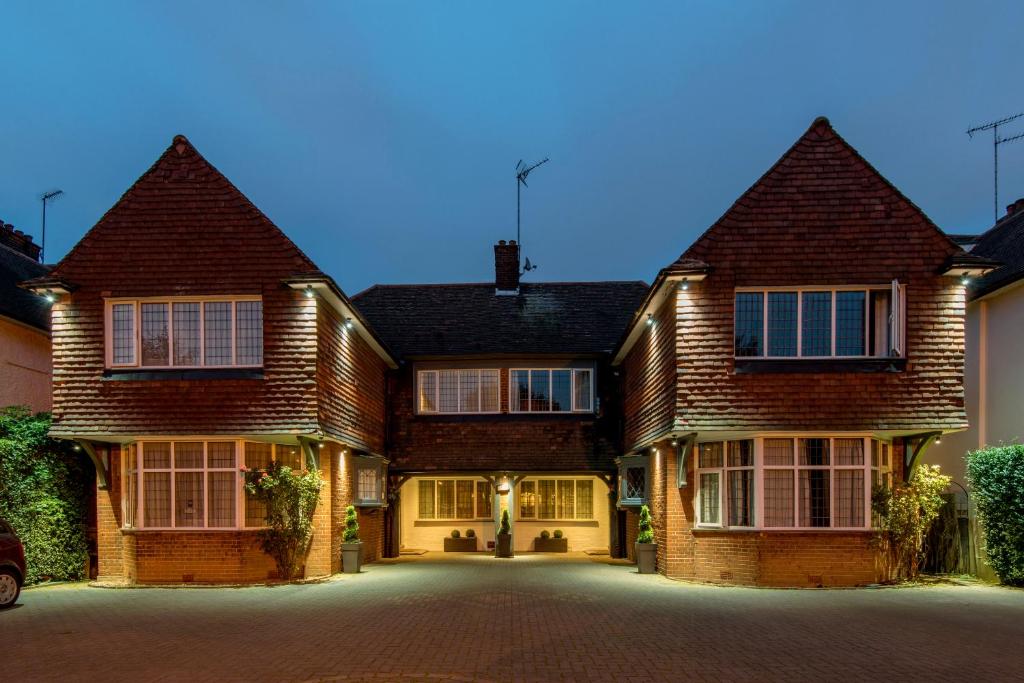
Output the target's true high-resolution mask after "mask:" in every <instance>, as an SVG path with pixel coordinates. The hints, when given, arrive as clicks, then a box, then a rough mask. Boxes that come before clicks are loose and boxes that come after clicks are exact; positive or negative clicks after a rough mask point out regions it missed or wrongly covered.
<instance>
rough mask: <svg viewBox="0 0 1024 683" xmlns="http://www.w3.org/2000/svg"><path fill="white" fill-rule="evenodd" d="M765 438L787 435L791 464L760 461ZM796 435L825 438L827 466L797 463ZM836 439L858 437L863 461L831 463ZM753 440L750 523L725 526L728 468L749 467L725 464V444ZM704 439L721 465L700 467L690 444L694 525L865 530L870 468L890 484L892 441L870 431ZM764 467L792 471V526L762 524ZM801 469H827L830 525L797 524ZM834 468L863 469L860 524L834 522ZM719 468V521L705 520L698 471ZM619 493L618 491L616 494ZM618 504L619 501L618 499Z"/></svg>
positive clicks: (870, 522)
mask: <svg viewBox="0 0 1024 683" xmlns="http://www.w3.org/2000/svg"><path fill="white" fill-rule="evenodd" d="M765 439H791V440H792V442H793V464H792V465H765V464H764V442H765ZM800 439H827V440H828V441H829V464H828V465H827V466H818V465H801V464H800V446H799V440H800ZM837 439H861V440H862V441H863V449H864V462H863V464H861V465H837V464H835V457H836V451H835V445H836V440H837ZM748 440H753V442H754V526H729V523H728V520H729V518H728V510H727V508H726V505H727V498H726V487H727V485H728V475H727V474H726V472H727V471H728V470H740V469H749V468H747V467H731V468H730V467H726V465H727V464H728V448H729V442H730V441H748ZM708 442H721V443H722V444H723V445H722V448H723V456H722V458H723V459H722V467H721V468H701V467H700V460H699V443H698V444H695V445H694V449H693V457H692V458H691V459H692V461H693V463H694V465H693V466H694V470H695V472H696V473H697V476H695V477H694V479H695V480H696V481H695V486H696V489H697V490H696V491H695V493H694V514H695V516H696V523H695V526H696V527H697V528H705V529H723V530H725V529H735V530H744V531H747V530H758V531H814V532H818V531H820V532H826V533H827V532H832V531H839V532H842V531H847V532H849V531H869V530H871V529H874V528H876V526H875V520H873V519H872V518H873V514H872V509H871V495H872V486H873V481H874V479H873V477H872V473H873V471H877V472H879V473H880V476H881V475H884V474H889V475H890V485H891V472H892V457H893V444H892V442H891V441H888V440H886V439H882V438H878V437H876V436H873V435H871V434H864V433H863V432H861V433H852V434H851V433H836V432H829V433H827V434H822V433H784V434H771V433H766V434H757V435H751V436H746V437H744V438H742V439H706V440H704V441H701V442H700V443H708ZM872 442H877V443H878V444H879V446H878V448H879V451H878V452H879V465H873V464H872V457H871V452H872V451H871V448H872ZM883 449H885V450H887V451H888V453H889V464H888V466H887V467H886V466H883V465H882V464H881V463H882V460H883V458H882V453H883ZM767 470H783V471H791V472H793V525H792V526H766V525H765V524H764V519H765V492H764V479H765V477H764V473H765V471H767ZM801 470H828V471H829V523H830V526H800V471H801ZM837 470H862V471H863V472H864V524H863V526H835V521H836V504H837V503H836V476H835V471H837ZM713 471H716V472H720V474H719V486H718V492H719V519H720V521H721V523H720V524H709V523H705V522H704V521H703V520H701V519H700V512H701V496H702V495H703V493H702V491H701V482H700V473H701V472H705V473H707V472H713ZM620 495H621V494H620ZM620 504H621V503H620Z"/></svg>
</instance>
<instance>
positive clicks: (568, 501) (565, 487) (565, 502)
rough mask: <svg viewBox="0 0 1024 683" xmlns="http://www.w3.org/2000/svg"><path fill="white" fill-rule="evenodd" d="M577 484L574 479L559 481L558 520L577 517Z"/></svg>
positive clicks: (556, 513)
mask: <svg viewBox="0 0 1024 683" xmlns="http://www.w3.org/2000/svg"><path fill="white" fill-rule="evenodd" d="M575 501H576V482H574V481H573V480H572V479H559V480H558V509H557V511H556V512H555V515H556V516H557V518H558V519H572V518H573V517H574V516H575V515H576V503H575Z"/></svg>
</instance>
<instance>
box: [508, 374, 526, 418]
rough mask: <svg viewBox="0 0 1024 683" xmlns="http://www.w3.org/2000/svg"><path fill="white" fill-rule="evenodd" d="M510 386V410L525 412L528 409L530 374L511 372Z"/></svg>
mask: <svg viewBox="0 0 1024 683" xmlns="http://www.w3.org/2000/svg"><path fill="white" fill-rule="evenodd" d="M509 382H510V383H511V384H512V391H513V392H514V393H513V394H512V400H513V402H514V405H513V406H512V410H518V411H527V410H529V409H530V373H529V371H527V370H512V371H511V373H510V374H509Z"/></svg>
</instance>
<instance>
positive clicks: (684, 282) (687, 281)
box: [679, 277, 690, 289]
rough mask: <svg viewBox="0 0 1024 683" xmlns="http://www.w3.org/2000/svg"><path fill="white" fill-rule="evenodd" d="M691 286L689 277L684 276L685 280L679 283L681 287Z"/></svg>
mask: <svg viewBox="0 0 1024 683" xmlns="http://www.w3.org/2000/svg"><path fill="white" fill-rule="evenodd" d="M689 288H690V281H689V280H687V279H686V278H685V277H684V278H683V281H682V282H680V283H679V289H689Z"/></svg>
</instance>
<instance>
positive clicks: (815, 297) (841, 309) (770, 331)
mask: <svg viewBox="0 0 1024 683" xmlns="http://www.w3.org/2000/svg"><path fill="white" fill-rule="evenodd" d="M904 297H905V294H904V287H903V286H902V285H900V284H899V283H897V282H895V281H894V282H893V283H892V284H891V285H890V286H889V287H887V288H882V287H814V288H806V289H794V290H761V291H758V290H743V291H738V292H736V299H735V335H734V344H735V354H736V357H737V358H773V359H787V358H887V357H902V356H903V355H904V346H905V341H904V340H905V331H904V324H903V321H904V314H903V300H904Z"/></svg>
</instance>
